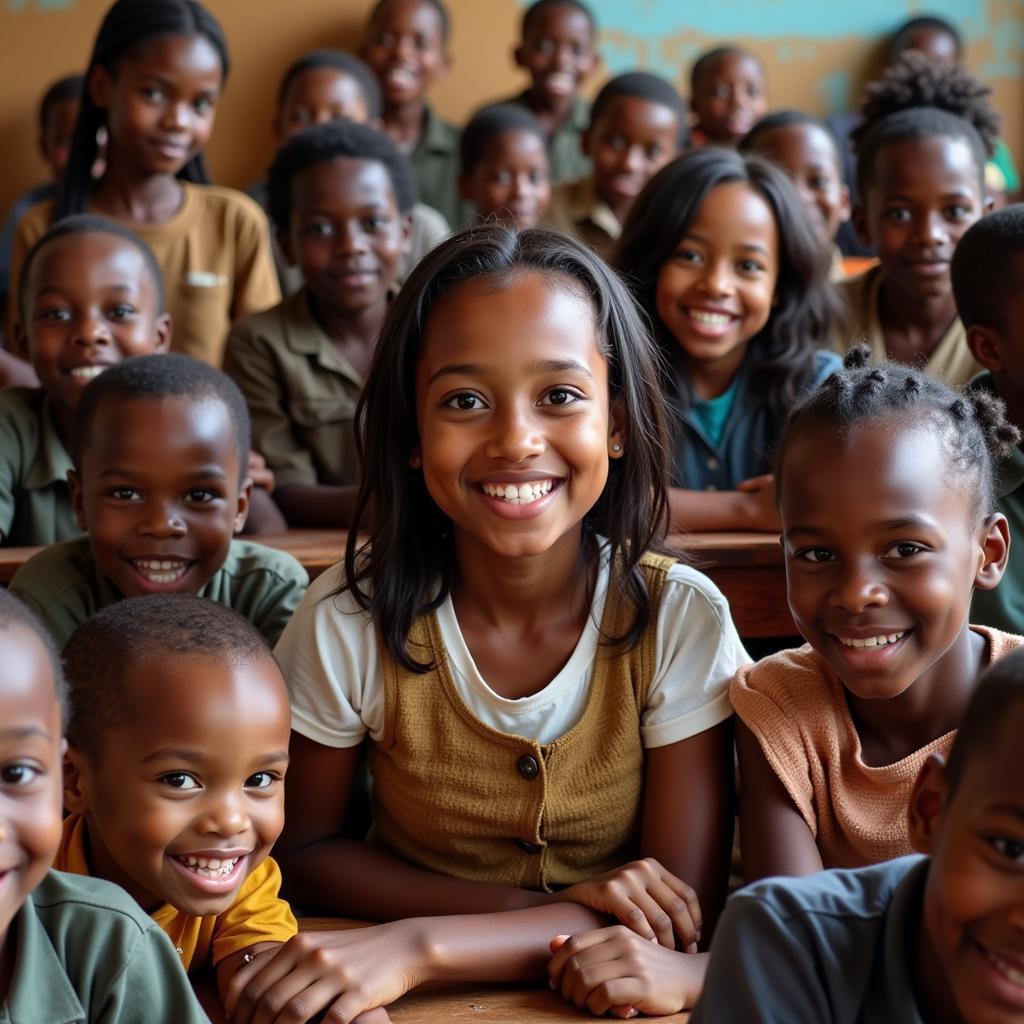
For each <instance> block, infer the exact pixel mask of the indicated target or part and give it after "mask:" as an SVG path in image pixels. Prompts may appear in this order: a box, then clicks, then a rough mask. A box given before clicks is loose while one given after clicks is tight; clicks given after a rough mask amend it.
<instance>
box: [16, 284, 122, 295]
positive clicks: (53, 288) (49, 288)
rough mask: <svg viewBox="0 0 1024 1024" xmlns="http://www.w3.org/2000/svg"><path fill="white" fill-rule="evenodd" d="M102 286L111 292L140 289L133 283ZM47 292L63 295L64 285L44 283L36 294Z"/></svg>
mask: <svg viewBox="0 0 1024 1024" xmlns="http://www.w3.org/2000/svg"><path fill="white" fill-rule="evenodd" d="M100 287H101V288H102V289H103V290H104V291H110V292H128V293H131V292H135V291H138V289H137V288H136V286H135V285H133V284H104V285H100ZM47 292H56V293H57V294H58V295H63V294H64V287H63V286H62V285H59V284H47V285H43V287H42V288H40V289H39V291H38V292H36V296H37V297H38V296H40V295H45V294H46V293H47Z"/></svg>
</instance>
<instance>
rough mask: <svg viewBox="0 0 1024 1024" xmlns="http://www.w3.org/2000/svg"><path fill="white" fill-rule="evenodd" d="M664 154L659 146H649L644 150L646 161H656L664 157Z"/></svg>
mask: <svg viewBox="0 0 1024 1024" xmlns="http://www.w3.org/2000/svg"><path fill="white" fill-rule="evenodd" d="M664 154H665V150H664V149H662V148H661V146H659V145H651V146H648V147H647V148H646V149H645V150H644V155H645V156H646V157H647V159H648V160H657V159H658V158H659V157H661V156H664Z"/></svg>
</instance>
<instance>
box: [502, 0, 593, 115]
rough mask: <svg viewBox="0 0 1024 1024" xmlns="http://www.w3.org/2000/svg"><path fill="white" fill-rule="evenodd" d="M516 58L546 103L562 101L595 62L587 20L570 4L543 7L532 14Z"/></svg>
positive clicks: (573, 90) (571, 94)
mask: <svg viewBox="0 0 1024 1024" xmlns="http://www.w3.org/2000/svg"><path fill="white" fill-rule="evenodd" d="M515 57H516V64H517V65H519V67H521V68H524V69H525V70H526V71H528V72H529V73H530V78H531V79H532V80H533V91H534V92H535V93H537V94H539V95H540V96H542V97H543V98H544V99H546V100H547V101H548V102H558V101H559V100H562V101H564V100H565V99H566V98H567V97H570V96H574V95H575V94H576V91H577V90H578V89H579V87H580V84H581V83H582V82H583V80H584V79H585V78H586V77H587V76H588V75H589V74H590V73H591V72H592V71H593V70H594V68H595V66H596V65H597V57H596V56H595V54H594V35H593V32H592V31H591V27H590V20H589V19H588V18H587V16H586V15H585V14H584V13H583V12H582V11H581V10H579V9H578V8H576V7H573V6H571V5H569V4H566V5H564V6H561V5H559V6H555V7H548V8H545V9H544V10H542V11H540V12H539V13H538V14H537V15H535V16H534V18H533V20H532V23H531V25H530V29H529V31H528V32H527V33H526V36H525V38H524V39H523V42H522V45H521V46H519V48H518V49H517V50H516V53H515Z"/></svg>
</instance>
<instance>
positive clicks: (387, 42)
mask: <svg viewBox="0 0 1024 1024" xmlns="http://www.w3.org/2000/svg"><path fill="white" fill-rule="evenodd" d="M395 42H396V37H395V33H394V32H381V34H380V35H379V36H377V45H378V46H394V45H395Z"/></svg>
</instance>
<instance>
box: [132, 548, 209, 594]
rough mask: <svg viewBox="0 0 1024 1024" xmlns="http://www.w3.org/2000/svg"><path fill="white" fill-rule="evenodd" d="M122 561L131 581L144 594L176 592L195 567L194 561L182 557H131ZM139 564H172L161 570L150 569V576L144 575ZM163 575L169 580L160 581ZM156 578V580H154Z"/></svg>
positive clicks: (166, 555)
mask: <svg viewBox="0 0 1024 1024" xmlns="http://www.w3.org/2000/svg"><path fill="white" fill-rule="evenodd" d="M124 561H125V562H126V563H127V565H128V567H129V569H130V570H131V574H132V577H133V579H134V580H135V581H136V583H137V584H138V586H139V588H140V589H141V590H144V591H146V592H150V593H155V594H160V593H163V592H165V591H167V590H172V591H174V590H178V589H179V588H180V587H181V585H182V583H183V582H184V581H185V580H187V579H188V575H189V573H190V572H191V571H192V569H193V568H194V567H195V565H196V559H194V558H186V557H184V556H182V555H169V554H165V555H152V554H146V555H133V556H130V557H126V558H125V559H124ZM139 562H150V563H173V565H168V566H166V567H165V568H163V569H156V568H151V569H150V575H146V572H145V571H143V569H142V568H140V567H139V565H138V564H137V563H139ZM160 573H163V574H165V575H167V576H168V577H169V578H167V579H161V578H159V574H160ZM154 577H156V578H154Z"/></svg>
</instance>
